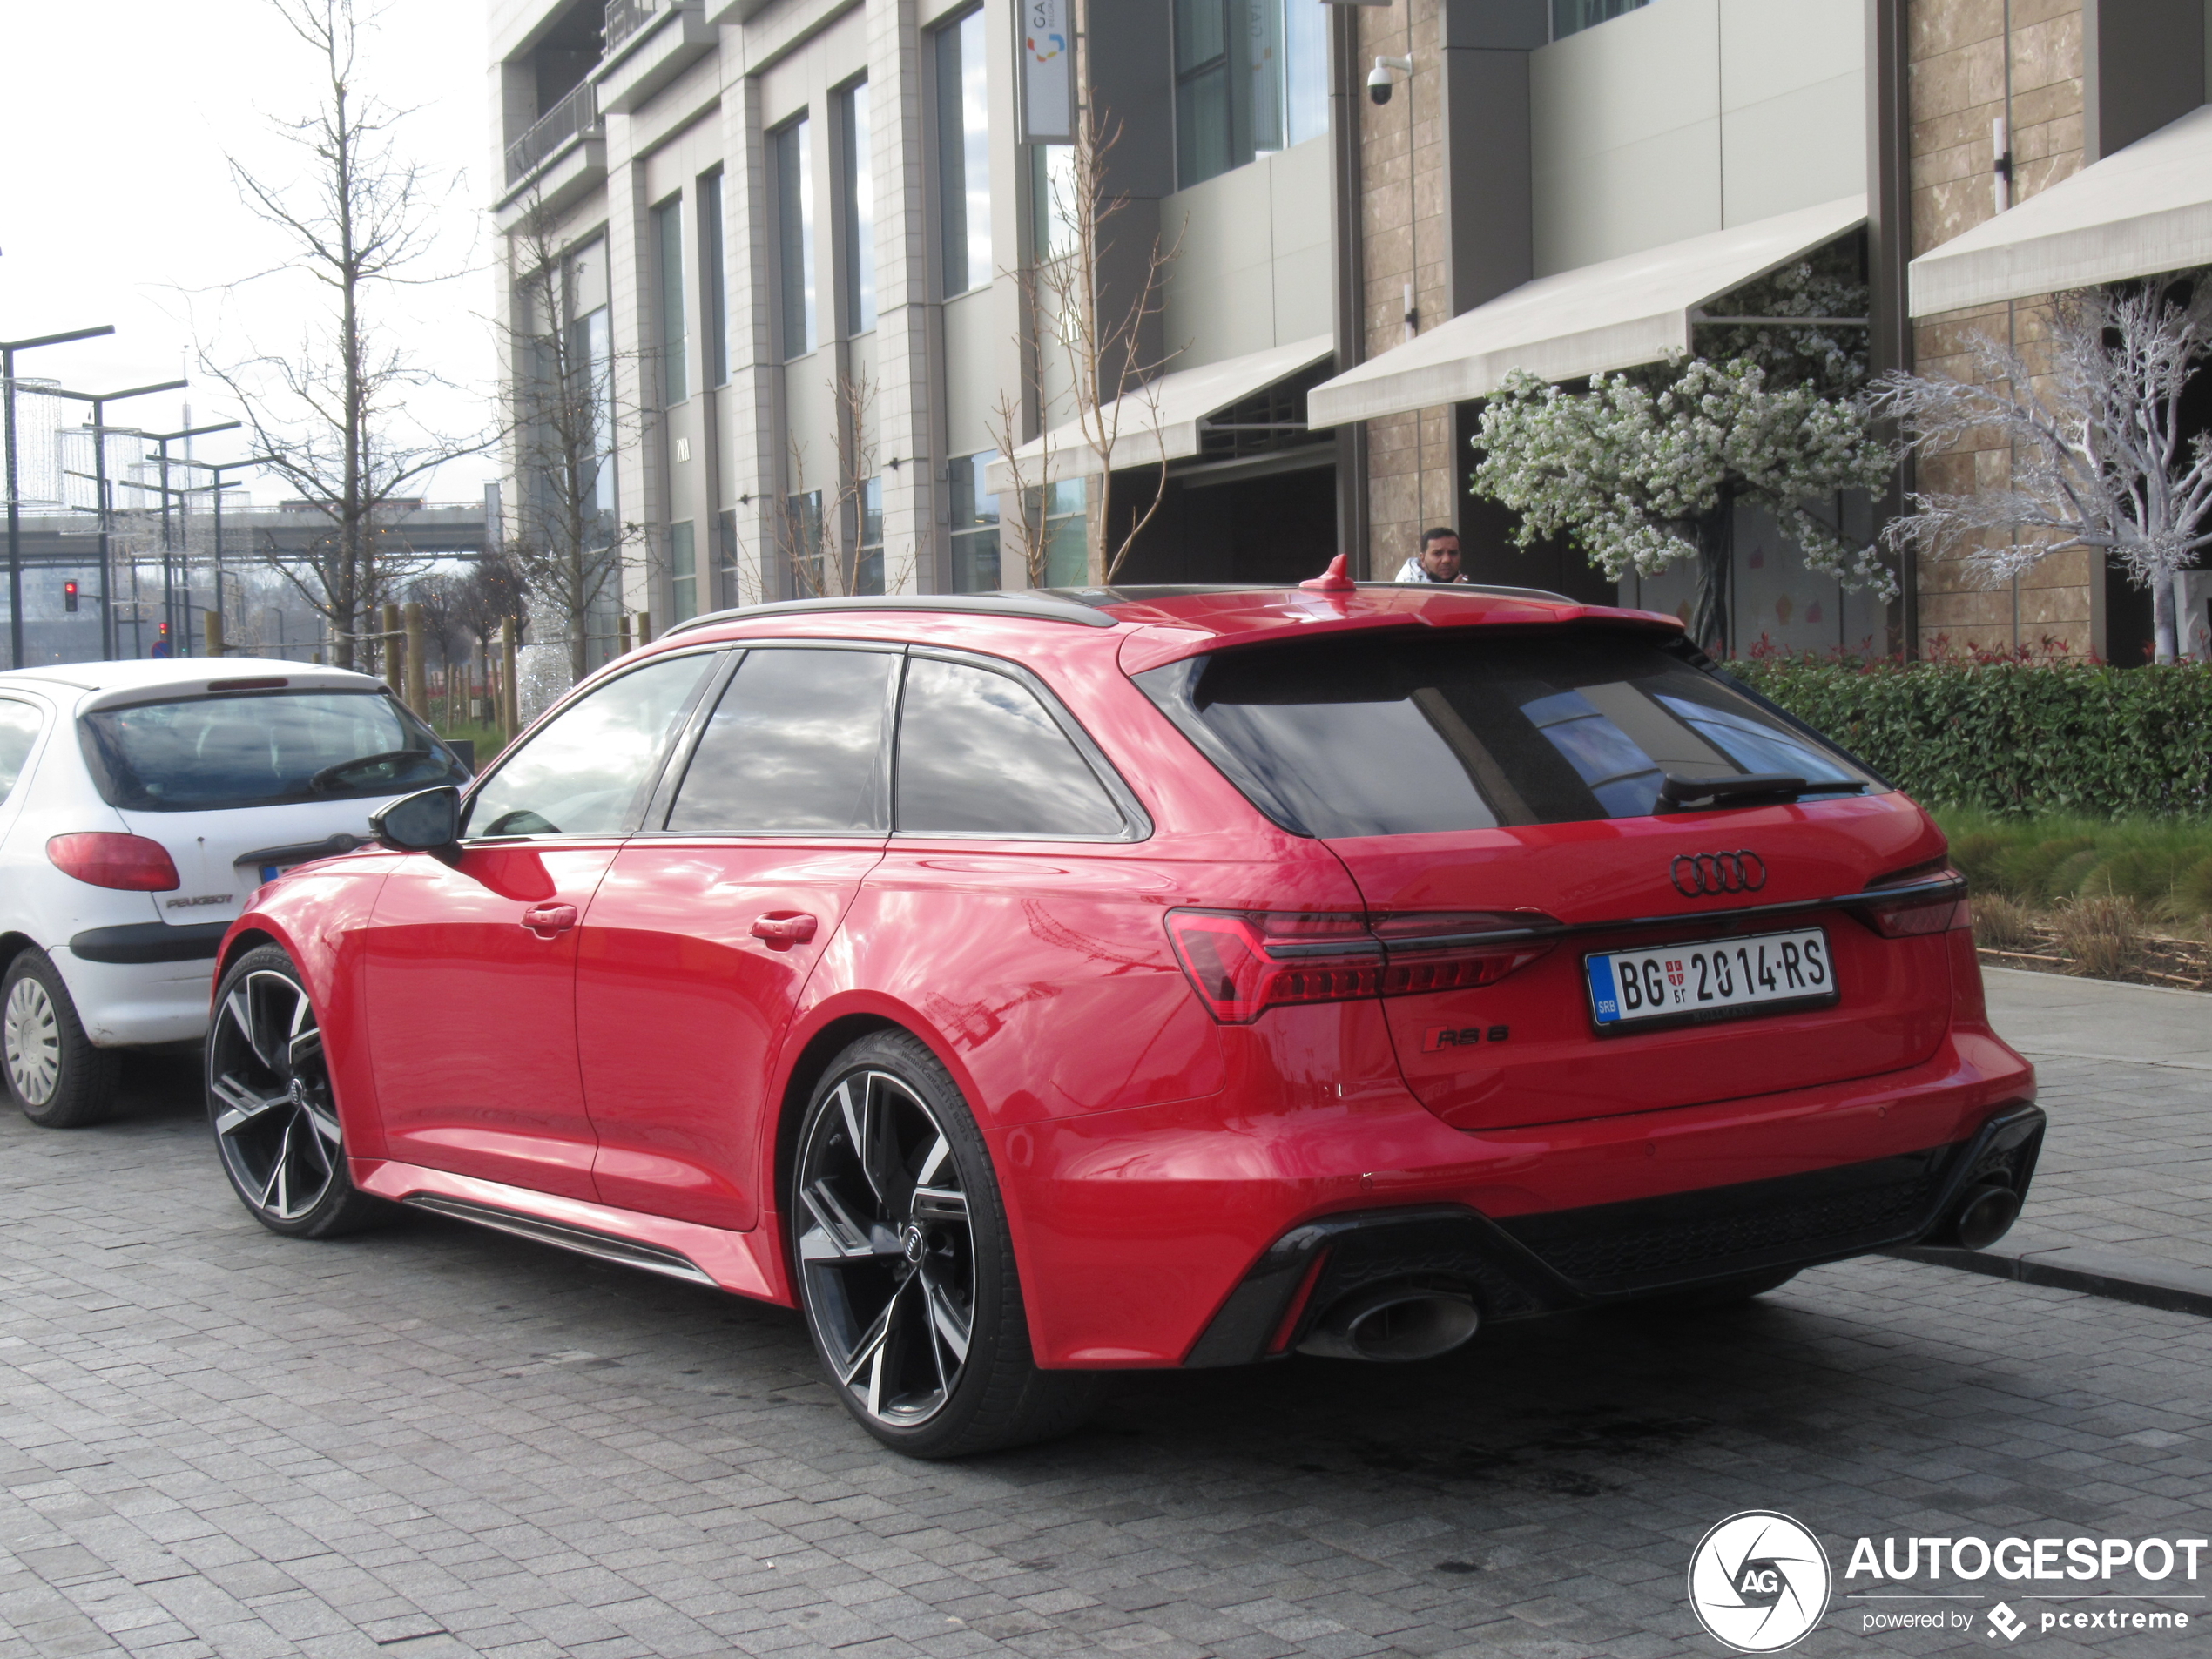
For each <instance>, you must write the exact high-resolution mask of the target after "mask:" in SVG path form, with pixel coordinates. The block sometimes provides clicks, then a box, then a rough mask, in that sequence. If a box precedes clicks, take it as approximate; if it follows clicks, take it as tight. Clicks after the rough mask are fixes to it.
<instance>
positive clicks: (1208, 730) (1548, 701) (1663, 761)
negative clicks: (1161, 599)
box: [1136, 629, 1875, 836]
mask: <svg viewBox="0 0 2212 1659" xmlns="http://www.w3.org/2000/svg"><path fill="white" fill-rule="evenodd" d="M1479 632H1481V630H1474V629H1470V630H1467V633H1479ZM1136 679H1137V684H1138V685H1140V686H1141V687H1143V691H1144V692H1145V695H1147V696H1148V697H1150V698H1151V699H1152V700H1153V701H1154V703H1156V704H1157V705H1159V707H1160V708H1161V710H1162V711H1163V712H1165V713H1166V715H1167V716H1168V718H1170V719H1171V720H1173V721H1174V722H1175V723H1176V725H1178V726H1179V727H1181V728H1182V730H1183V732H1184V734H1185V735H1186V736H1188V737H1189V738H1190V739H1191V740H1192V741H1193V742H1194V743H1196V744H1197V745H1198V747H1199V748H1201V749H1202V750H1204V752H1206V754H1207V755H1208V757H1209V758H1210V759H1212V760H1213V761H1214V762H1215V764H1216V765H1219V766H1220V767H1221V769H1222V770H1223V772H1225V773H1226V774H1227V775H1228V776H1229V777H1230V778H1231V780H1232V781H1234V782H1235V783H1236V784H1237V785H1238V787H1239V788H1240V789H1242V790H1243V791H1244V793H1245V795H1246V796H1247V798H1249V799H1251V802H1252V804H1253V805H1254V806H1258V807H1259V808H1260V810H1262V811H1263V812H1265V813H1268V815H1269V816H1270V817H1271V818H1273V819H1275V820H1276V821H1277V822H1278V823H1280V824H1283V825H1284V826H1286V827H1289V828H1293V829H1296V830H1298V831H1299V832H1301V833H1306V834H1312V835H1320V836H1345V835H1410V834H1418V833H1423V832H1426V831H1433V830H1472V829H1490V828H1494V827H1496V826H1500V825H1516V824H1559V823H1569V822H1574V821H1577V820H1581V819H1607V818H1640V817H1643V816H1646V815H1648V814H1649V813H1651V812H1652V811H1653V809H1654V808H1655V806H1656V805H1657V803H1658V796H1659V789H1660V786H1661V785H1662V783H1663V782H1664V781H1665V779H1666V778H1667V776H1668V774H1669V773H1673V774H1675V775H1676V776H1681V777H1687V778H1730V777H1738V776H1741V775H1743V774H1744V773H1746V772H1787V773H1789V774H1791V775H1793V776H1796V777H1799V778H1804V779H1807V780H1808V781H1811V782H1835V783H1851V784H1858V785H1862V786H1863V785H1865V784H1867V783H1871V782H1874V781H1875V780H1874V779H1871V778H1870V777H1869V775H1868V774H1867V773H1865V772H1862V771H1860V770H1859V769H1858V767H1856V766H1854V765H1851V762H1850V761H1848V760H1847V759H1844V757H1843V756H1842V755H1840V754H1838V752H1836V751H1834V750H1832V749H1831V748H1829V747H1828V746H1827V745H1825V744H1824V743H1823V742H1822V741H1821V740H1820V739H1819V738H1815V737H1812V736H1810V735H1808V734H1807V733H1805V732H1800V731H1798V730H1797V729H1796V728H1795V727H1793V726H1791V725H1788V724H1787V723H1786V722H1785V721H1784V719H1783V718H1781V717H1780V716H1778V715H1777V714H1775V713H1773V712H1772V711H1769V710H1768V709H1766V708H1764V706H1762V705H1759V704H1757V703H1755V702H1753V701H1752V700H1751V699H1750V698H1748V697H1746V696H1744V695H1743V693H1742V692H1741V691H1738V690H1737V689H1736V688H1735V687H1734V686H1732V685H1730V684H1729V683H1728V682H1726V681H1724V680H1722V679H1719V678H1716V677H1714V676H1712V675H1710V674H1706V673H1702V672H1700V671H1698V670H1696V669H1695V668H1692V667H1691V666H1690V665H1689V664H1687V663H1685V662H1684V661H1683V660H1682V658H1679V657H1676V656H1675V655H1672V654H1671V653H1669V652H1668V651H1664V650H1662V649H1661V648H1660V647H1659V646H1658V645H1656V644H1653V643H1651V642H1649V641H1648V640H1644V639H1640V638H1637V637H1633V636H1623V635H1622V634H1618V633H1611V632H1605V631H1597V630H1581V631H1574V630H1567V629H1560V630H1550V629H1547V630H1545V631H1543V632H1542V633H1541V635H1540V636H1536V635H1524V636H1521V637H1504V638H1491V639H1479V638H1464V637H1455V638H1448V639H1441V640H1433V639H1432V640H1411V639H1407V638H1406V637H1403V636H1398V637H1392V638H1388V639H1376V638H1372V637H1370V638H1366V639H1344V638H1338V639H1328V640H1319V639H1317V640H1313V641H1312V642H1310V643H1297V644H1285V645H1270V646H1261V647H1258V648H1255V649H1251V650H1248V651H1234V652H1224V653H1222V654H1221V655H1219V656H1216V657H1211V658H1192V659H1190V661H1187V662H1180V663H1171V664H1168V665H1166V666H1165V667H1163V668H1157V669H1152V670H1150V671H1146V672H1144V673H1143V674H1139V675H1138V676H1137V677H1136Z"/></svg>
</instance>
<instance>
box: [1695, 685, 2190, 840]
mask: <svg viewBox="0 0 2212 1659" xmlns="http://www.w3.org/2000/svg"><path fill="white" fill-rule="evenodd" d="M1728 666H1729V671H1730V672H1731V673H1733V674H1735V675H1736V676H1737V678H1741V679H1742V680H1743V681H1744V683H1745V684H1747V685H1750V686H1752V687H1753V688H1754V689H1756V690H1757V691H1759V692H1760V693H1761V694H1762V695H1763V696H1765V697H1769V698H1772V699H1773V700H1774V701H1775V702H1777V703H1778V704H1780V705H1782V706H1783V707H1784V708H1785V709H1787V710H1789V711H1791V713H1792V714H1794V715H1796V716H1797V718H1799V719H1801V720H1804V722H1805V723H1806V724H1808V725H1812V726H1814V727H1817V729H1819V730H1820V731H1822V732H1827V733H1828V734H1829V735H1831V737H1833V738H1835V739H1836V740H1837V741H1838V743H1841V744H1842V745H1844V746H1845V747H1846V748H1848V749H1850V750H1851V752H1854V753H1855V754H1857V755H1858V756H1859V757H1860V758H1862V759H1865V761H1866V762H1867V764H1868V765H1871V766H1872V767H1874V769H1875V770H1876V771H1878V772H1881V773H1882V774H1883V775H1884V776H1885V777H1887V778H1888V779H1891V780H1892V782H1894V783H1895V784H1897V785H1898V787H1899V788H1901V789H1904V790H1905V792H1908V793H1909V794H1911V795H1912V797H1913V798H1914V799H1917V800H1919V801H1920V802H1921V803H1922V804H1923V805H1924V806H1930V807H1938V806H1940V807H1952V808H1965V809H1969V810H1972V811H1975V812H1979V813H1986V814H1989V815H1991V816H1992V817H1994V818H2003V819H2015V818H2034V817H2042V816H2046V815H2048V814H2053V813H2074V814H2079V815H2081V816H2083V817H2085V818H2090V819H2101V820H2103V819H2125V818H2131V817H2139V818H2155V819H2183V818H2197V819H2202V818H2205V817H2207V816H2208V815H2212V664H2206V663H2184V664H2174V665H2171V666H2168V667H2163V668H2156V667H2153V668H2130V669H2116V668H2112V667H2108V666H2107V665H2105V664H2100V663H2086V662H2080V661H2074V660H2067V659H2065V658H2059V657H2057V656H2056V655H2055V654H2048V655H2044V654H2033V653H2027V652H2023V653H2022V654H2020V655H2019V656H2015V657H2001V656H1997V655H1994V654H1991V653H1977V654H1974V655H1971V656H1958V655H1950V654H1943V655H1939V656H1937V657H1936V658H1933V659H1932V660H1929V661H1925V662H1916V663H1903V662H1898V661H1896V660H1894V659H1887V658H1878V659H1872V660H1864V659H1853V658H1812V657H1784V656H1781V655H1778V654H1773V653H1766V654H1755V655H1754V656H1752V657H1751V658H1749V659H1748V660H1745V661H1743V662H1737V663H1731V664H1729V665H1728Z"/></svg>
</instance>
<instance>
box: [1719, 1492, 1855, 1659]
mask: <svg viewBox="0 0 2212 1659" xmlns="http://www.w3.org/2000/svg"><path fill="white" fill-rule="evenodd" d="M1828 1591H1829V1572H1828V1552H1827V1551H1826V1550H1824V1549H1823V1548H1821V1547H1820V1540H1818V1539H1817V1538H1815V1537H1814V1536H1813V1535H1812V1534H1811V1533H1809V1532H1807V1531H1806V1530H1805V1529H1804V1527H1801V1526H1799V1525H1798V1524H1797V1522H1796V1521H1792V1520H1791V1519H1790V1517H1789V1516H1787V1515H1783V1514H1776V1513H1775V1512H1774V1511H1773V1510H1771V1509H1746V1510H1745V1511H1744V1512H1743V1514H1737V1515H1730V1517H1729V1518H1728V1519H1727V1520H1726V1521H1723V1522H1721V1524H1720V1525H1719V1526H1717V1527H1714V1528H1713V1529H1712V1531H1710V1532H1709V1533H1707V1534H1705V1536H1704V1537H1703V1538H1702V1539H1701V1540H1699V1541H1698V1544H1697V1552H1696V1554H1694V1555H1692V1556H1691V1557H1690V1558H1689V1605H1690V1608H1691V1610H1692V1611H1693V1612H1695V1613H1696V1615H1697V1622H1698V1623H1700V1624H1702V1625H1703V1626H1704V1627H1705V1629H1706V1632H1707V1633H1708V1634H1709V1635H1711V1636H1713V1637H1714V1639H1715V1640H1716V1641H1719V1642H1725V1643H1727V1644H1728V1646H1730V1647H1731V1648H1733V1649H1736V1650H1737V1652H1738V1653H1779V1652H1781V1651H1782V1649H1784V1648H1789V1647H1794V1646H1796V1645H1797V1643H1798V1642H1801V1641H1803V1640H1804V1637H1805V1635H1806V1634H1807V1633H1808V1632H1809V1631H1811V1629H1812V1628H1813V1627H1814V1626H1815V1625H1817V1624H1818V1623H1819V1622H1820V1620H1821V1616H1822V1615H1824V1614H1825V1613H1826V1612H1827V1611H1828Z"/></svg>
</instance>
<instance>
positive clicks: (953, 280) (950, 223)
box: [935, 10, 991, 294]
mask: <svg viewBox="0 0 2212 1659" xmlns="http://www.w3.org/2000/svg"><path fill="white" fill-rule="evenodd" d="M935 50H936V55H937V192H938V211H939V212H940V214H941V226H942V229H943V235H944V245H945V292H946V293H948V294H949V293H967V292H968V290H969V289H970V288H980V287H984V286H985V285H986V284H988V282H989V281H990V280H991V147H990V98H989V96H988V94H989V65H988V59H987V57H986V56H985V53H984V46H983V14H982V12H981V10H975V11H971V12H969V13H968V15H967V16H966V17H961V19H959V20H958V21H957V22H954V23H949V24H946V25H945V26H944V27H943V28H941V29H940V30H937V33H936V36H935Z"/></svg>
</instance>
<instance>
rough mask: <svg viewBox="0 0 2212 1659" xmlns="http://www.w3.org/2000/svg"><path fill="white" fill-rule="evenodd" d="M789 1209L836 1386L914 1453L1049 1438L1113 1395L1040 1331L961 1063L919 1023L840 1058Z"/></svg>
mask: <svg viewBox="0 0 2212 1659" xmlns="http://www.w3.org/2000/svg"><path fill="white" fill-rule="evenodd" d="M786 1198H787V1203H786V1207H785V1211H784V1213H785V1215H786V1217H789V1225H788V1226H787V1227H786V1237H787V1241H788V1243H787V1248H788V1250H789V1251H790V1262H791V1273H792V1284H793V1285H794V1286H795V1287H796V1288H797V1292H798V1298H799V1308H800V1310H801V1312H803V1313H804V1314H805V1316H806V1328H807V1331H808V1333H809V1334H810V1335H811V1336H812V1338H813V1343H814V1352H815V1353H816V1355H817V1356H818V1357H819V1359H820V1360H821V1362H822V1366H823V1369H824V1370H825V1371H826V1372H827V1373H828V1378H829V1382H830V1386H832V1388H833V1389H834V1390H835V1391H836V1393H837V1396H838V1398H839V1399H840V1401H841V1402H842V1403H843V1405H844V1406H845V1407H846V1410H847V1411H849V1412H851V1413H853V1417H854V1418H855V1419H857V1420H859V1422H860V1426H862V1427H863V1428H865V1429H867V1432H868V1433H871V1434H873V1435H874V1436H875V1438H876V1439H877V1440H880V1441H882V1442H883V1444H884V1445H886V1446H887V1447H891V1448H892V1449H893V1450H894V1451H897V1452H902V1453H906V1454H907V1456H909V1457H915V1458H951V1457H961V1456H965V1455H968V1454H969V1453H977V1452H988V1451H995V1450H998V1449H1001V1448H1002V1447H1010V1446H1021V1445H1026V1444H1028V1443H1030V1442H1033V1441H1036V1440H1049V1439H1051V1438H1053V1437H1054V1436H1055V1435H1060V1434H1064V1433H1068V1432H1069V1430H1071V1429H1073V1428H1076V1427H1077V1426H1080V1425H1081V1424H1082V1422H1084V1421H1085V1420H1087V1419H1088V1418H1089V1416H1090V1414H1091V1413H1093V1412H1094V1411H1095V1410H1096V1408H1097V1406H1098V1403H1099V1401H1100V1400H1101V1399H1103V1395H1104V1393H1105V1388H1106V1383H1107V1379H1106V1378H1105V1377H1104V1376H1103V1375H1102V1374H1101V1373H1099V1372H1082V1371H1045V1370H1042V1369H1041V1368H1040V1367H1039V1366H1037V1364H1036V1362H1035V1358H1034V1356H1033V1355H1032V1353H1031V1351H1030V1346H1029V1327H1028V1318H1026V1316H1025V1315H1024V1313H1023V1311H1022V1285H1021V1278H1020V1275H1019V1273H1018V1271H1016V1268H1015V1259H1014V1245H1013V1240H1012V1237H1011V1235H1010V1233H1009V1231H1008V1227H1007V1223H1006V1208H1005V1204H1004V1202H1003V1200H1002V1199H1001V1196H1000V1193H999V1190H998V1183H997V1180H996V1178H995V1175H994V1173H993V1171H992V1169H991V1160H990V1155H989V1153H988V1150H986V1148H985V1146H984V1144H983V1136H982V1134H981V1131H980V1130H978V1129H977V1128H976V1126H975V1119H974V1114H973V1113H972V1112H971V1111H970V1110H969V1109H968V1103H967V1102H966V1101H965V1100H964V1099H963V1098H962V1097H961V1092H960V1089H959V1087H958V1085H956V1084H955V1083H954V1082H953V1079H952V1076H951V1075H950V1074H949V1073H948V1072H947V1071H946V1069H945V1068H944V1067H943V1066H942V1065H941V1064H940V1063H939V1062H938V1060H937V1057H936V1056H935V1055H934V1054H932V1053H931V1052H930V1051H929V1049H928V1047H927V1045H926V1044H924V1043H923V1042H921V1041H920V1040H919V1039H917V1038H915V1037H914V1036H912V1035H909V1034H907V1033H906V1032H903V1031H879V1032H874V1033H872V1034H871V1035H867V1036H865V1037H862V1038H861V1039H860V1041H858V1042H854V1043H853V1044H852V1046H851V1047H849V1048H847V1049H845V1050H844V1052H842V1053H841V1054H840V1055H838V1056H837V1058H836V1059H835V1060H833V1062H831V1063H830V1066H829V1069H828V1070H827V1071H826V1072H825V1073H824V1075H823V1077H822V1080H821V1082H820V1083H819V1084H818V1085H817V1086H816V1088H815V1089H814V1093H813V1098H812V1099H811V1100H810V1101H809V1102H808V1104H807V1108H806V1116H804V1118H802V1119H801V1121H800V1125H799V1144H798V1151H797V1155H796V1157H794V1158H793V1159H792V1175H791V1181H790V1190H789V1192H788V1193H787V1194H786Z"/></svg>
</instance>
